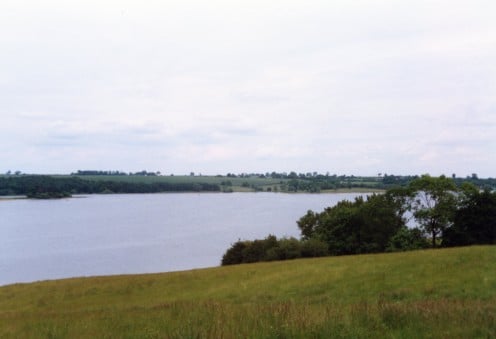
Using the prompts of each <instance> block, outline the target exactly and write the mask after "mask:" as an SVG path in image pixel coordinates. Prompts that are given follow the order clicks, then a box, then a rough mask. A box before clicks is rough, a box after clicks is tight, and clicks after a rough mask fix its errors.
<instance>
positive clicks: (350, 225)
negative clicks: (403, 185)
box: [297, 195, 404, 255]
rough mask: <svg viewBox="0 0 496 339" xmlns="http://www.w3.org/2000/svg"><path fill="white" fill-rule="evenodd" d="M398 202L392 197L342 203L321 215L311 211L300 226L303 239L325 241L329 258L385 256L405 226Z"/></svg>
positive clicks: (382, 196)
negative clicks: (346, 255)
mask: <svg viewBox="0 0 496 339" xmlns="http://www.w3.org/2000/svg"><path fill="white" fill-rule="evenodd" d="M397 210H398V207H397V202H396V200H394V199H393V197H392V196H389V195H372V196H370V197H369V198H368V200H364V199H363V198H362V197H358V198H356V199H355V201H354V202H351V201H346V200H345V201H340V202H339V203H338V204H337V205H335V206H333V207H328V208H326V209H325V210H324V211H323V212H321V213H315V212H312V211H308V212H307V214H306V215H304V216H303V217H302V218H300V220H298V222H297V224H298V227H299V228H300V231H301V234H302V237H303V239H319V240H322V241H325V242H326V243H327V245H328V247H329V252H330V254H333V255H342V254H355V253H373V252H383V251H384V250H385V249H386V247H387V245H388V242H389V239H390V237H391V236H393V235H394V234H395V233H396V232H397V231H398V229H399V228H400V227H402V226H403V225H404V220H403V217H402V215H400V214H399V213H398V212H397Z"/></svg>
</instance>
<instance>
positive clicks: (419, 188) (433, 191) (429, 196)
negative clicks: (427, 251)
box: [408, 175, 457, 247]
mask: <svg viewBox="0 0 496 339" xmlns="http://www.w3.org/2000/svg"><path fill="white" fill-rule="evenodd" d="M408 189H409V193H410V199H409V201H410V208H411V211H412V213H413V217H414V218H415V220H416V221H417V223H418V224H419V225H420V227H421V229H422V230H423V231H424V232H426V233H427V234H430V236H431V239H432V247H436V244H437V237H438V236H439V235H441V234H442V233H443V232H444V231H445V230H446V229H447V228H448V227H449V226H450V225H451V224H452V222H453V218H454V214H455V211H456V206H457V193H456V192H457V187H456V185H455V183H454V182H453V180H452V179H448V178H446V177H445V176H440V177H439V178H434V177H431V176H429V175H423V176H421V177H420V178H418V179H415V180H413V181H412V182H411V183H410V184H409V186H408Z"/></svg>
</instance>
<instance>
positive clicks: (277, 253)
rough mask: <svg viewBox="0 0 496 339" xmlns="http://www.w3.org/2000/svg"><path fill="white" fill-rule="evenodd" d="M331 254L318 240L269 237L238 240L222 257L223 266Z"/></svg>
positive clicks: (324, 244)
mask: <svg viewBox="0 0 496 339" xmlns="http://www.w3.org/2000/svg"><path fill="white" fill-rule="evenodd" d="M328 254H329V250H328V246H327V244H326V243H325V242H323V241H321V240H318V239H309V240H298V239H296V238H293V237H291V238H281V239H277V237H276V236H274V235H269V236H268V237H266V238H265V239H257V240H244V241H242V240H238V241H237V242H235V243H234V244H232V245H231V247H230V248H229V249H228V250H227V251H226V253H225V254H224V256H223V257H222V262H221V264H222V265H235V264H244V263H252V262H259V261H274V260H288V259H297V258H310V257H322V256H326V255H328Z"/></svg>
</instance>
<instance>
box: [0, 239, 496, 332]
mask: <svg viewBox="0 0 496 339" xmlns="http://www.w3.org/2000/svg"><path fill="white" fill-rule="evenodd" d="M95 336H96V337H101V338H329V337H334V338H422V337H424V338H494V337H496V246H477V247H465V248H455V249H443V250H426V251H416V252H407V253H396V254H378V255H361V256H346V257H331V258H319V259H304V260H294V261H286V262H272V263H259V264H249V265H239V266H228V267H217V268H210V269H202V270H192V271H185V272H172V273H163V274H148V275H127V276H110V277H92V278H76V279H66V280H58V281H44V282H37V283H31V284H14V285H9V286H4V287H0V337H2V338H3V337H6V338H20V337H22V338H39V337H42V338H90V337H95Z"/></svg>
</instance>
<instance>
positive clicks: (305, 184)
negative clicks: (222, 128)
mask: <svg viewBox="0 0 496 339" xmlns="http://www.w3.org/2000/svg"><path fill="white" fill-rule="evenodd" d="M226 176H227V177H229V178H253V177H258V178H267V179H283V180H284V181H281V183H280V191H283V192H320V191H323V190H336V189H343V188H344V189H353V188H366V189H367V188H369V189H384V190H386V189H389V188H393V187H406V186H408V185H409V184H410V183H411V182H412V181H414V180H416V179H419V178H420V176H418V175H393V174H389V175H388V174H387V173H385V174H382V173H378V175H377V176H355V175H336V174H329V173H326V174H321V173H318V172H307V173H296V172H294V171H293V172H289V173H287V172H280V173H278V172H271V173H269V172H267V173H241V174H233V173H227V175H226ZM451 179H453V182H454V183H455V184H456V185H458V186H461V185H462V184H464V183H470V184H473V185H474V186H476V187H478V188H480V189H496V179H494V178H487V179H482V178H479V177H478V176H477V174H476V173H473V174H471V175H470V176H466V177H465V178H461V177H456V175H455V174H452V175H451Z"/></svg>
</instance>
